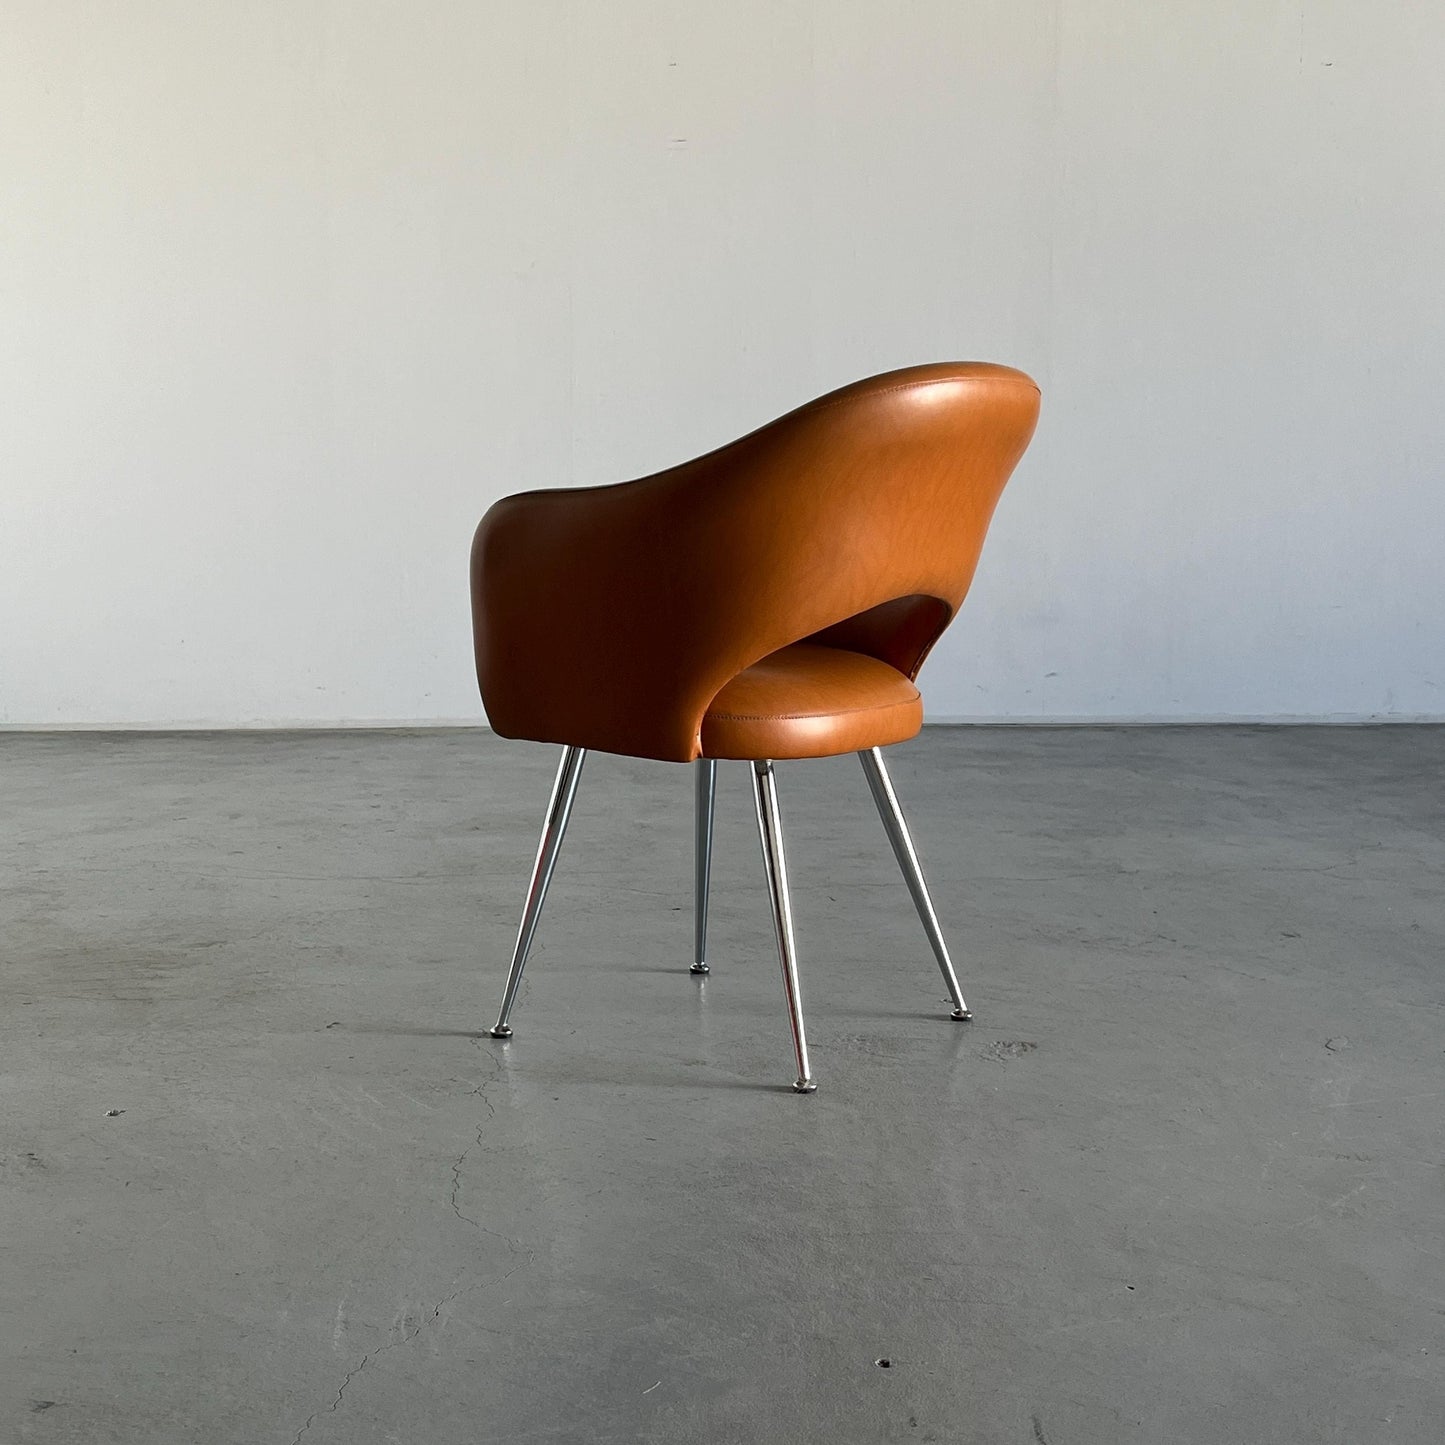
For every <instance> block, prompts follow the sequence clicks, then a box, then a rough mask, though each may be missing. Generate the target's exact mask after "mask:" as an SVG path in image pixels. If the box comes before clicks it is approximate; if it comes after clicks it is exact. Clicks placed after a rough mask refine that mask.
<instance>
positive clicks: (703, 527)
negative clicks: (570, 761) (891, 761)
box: [472, 362, 1039, 762]
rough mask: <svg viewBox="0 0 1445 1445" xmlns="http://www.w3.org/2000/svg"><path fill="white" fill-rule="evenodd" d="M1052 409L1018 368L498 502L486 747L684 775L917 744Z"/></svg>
mask: <svg viewBox="0 0 1445 1445" xmlns="http://www.w3.org/2000/svg"><path fill="white" fill-rule="evenodd" d="M1038 406H1039V392H1038V388H1037V387H1036V386H1035V385H1034V383H1033V382H1032V381H1030V380H1029V378H1028V377H1027V376H1025V375H1024V374H1023V373H1022V372H1018V371H1014V370H1012V369H1010V368H1008V367H1002V366H992V365H988V364H985V363H980V362H957V363H942V364H938V365H933V366H920V367H910V368H908V369H907V370H904V371H895V372H889V373H886V374H884V375H882V376H876V377H872V378H870V379H869V380H867V381H861V382H858V383H856V384H854V385H853V386H848V387H844V388H843V389H842V390H841V391H836V392H833V393H831V394H830V395H828V396H825V397H822V398H821V399H819V400H818V401H814V402H810V403H809V404H808V405H806V406H803V407H800V408H799V409H798V410H797V411H794V412H790V413H789V414H788V415H787V416H785V417H782V418H781V419H780V420H778V421H775V422H772V423H771V424H770V425H768V426H765V427H763V428H761V429H760V430H758V431H755V432H753V433H751V434H750V435H748V436H746V437H743V438H742V439H741V440H740V441H736V442H733V443H731V444H730V445H728V446H725V447H721V448H720V449H718V450H717V451H714V452H709V453H708V454H707V455H706V456H703V457H699V458H697V459H695V460H693V461H690V462H685V463H684V464H683V465H681V466H678V467H674V468H672V469H670V470H668V471H665V472H659V473H657V474H656V475H654V476H650V477H644V478H642V479H641V480H639V481H635V482H626V483H622V484H620V485H616V486H606V487H583V488H567V489H557V490H550V491H538V492H525V493H522V494H520V495H518V496H514V497H507V498H504V499H503V500H502V501H500V502H498V503H497V504H496V505H495V506H494V507H492V509H491V510H490V511H489V512H488V513H487V515H486V516H485V517H484V518H483V519H482V523H481V526H480V527H479V528H478V529H477V534H476V539H475V542H474V544H473V548H472V615H473V624H474V633H475V640H476V658H477V678H478V681H479V683H480V685H481V691H482V700H483V702H484V703H485V705H486V709H487V714H488V717H489V719H490V721H491V723H492V726H493V727H494V728H495V729H496V731H497V732H499V733H500V734H502V736H504V737H516V738H531V739H534V740H536V741H539V742H551V743H563V744H571V745H573V746H576V747H584V748H597V749H601V750H602V751H605V752H614V753H624V754H628V755H631V756H635V757H647V758H660V759H663V760H666V761H672V762H688V761H691V760H692V759H694V758H698V757H702V756H719V757H736V756H748V757H758V756H762V757H819V756H826V755H828V754H831V753H837V752H847V751H854V750H857V749H859V748H863V747H873V746H881V745H882V744H883V743H884V742H897V741H900V740H901V739H902V738H905V737H910V736H912V734H913V733H915V732H916V731H917V730H918V727H919V726H920V725H921V722H922V708H921V703H919V701H918V700H917V693H916V689H913V688H912V686H911V680H912V679H913V678H914V677H916V676H917V673H918V670H919V668H920V667H921V666H922V664H923V660H924V658H925V657H926V656H927V654H928V651H929V649H930V648H931V647H932V646H933V643H934V642H935V641H936V640H937V638H938V636H939V634H940V633H941V632H942V631H943V629H944V627H945V626H947V624H948V622H949V621H950V620H951V618H952V617H953V615H954V613H955V612H956V611H957V609H958V607H959V605H960V603H961V602H962V601H963V598H964V595H965V594H966V593H967V591H968V587H969V584H970V582H971V581H972V580H973V573H974V568H975V567H976V565H977V562H978V555H979V550H980V548H981V547H982V545H983V537H984V532H985V530H986V529H987V527H988V523H989V520H990V518H991V517H992V515H993V510H994V507H995V505H996V503H997V501H998V497H999V494H1000V492H1001V491H1002V490H1003V486H1004V483H1005V482H1006V481H1007V480H1008V477H1009V475H1010V473H1011V472H1012V471H1013V469H1014V466H1015V465H1016V464H1017V462H1018V460H1019V458H1020V457H1021V456H1022V455H1023V452H1024V449H1025V448H1026V447H1027V445H1028V443H1029V439H1030V438H1031V436H1032V435H1033V429H1034V425H1035V422H1036V421H1037V417H1038ZM796 644H807V646H806V647H798V646H795V645H796ZM824 649H833V650H835V651H838V652H839V653H840V656H839V657H838V658H836V659H835V658H820V657H819V655H818V654H819V653H820V652H821V651H823V650H824ZM879 668H883V669H885V671H879V670H878V669H879ZM763 745H766V747H767V749H768V750H767V751H765V752H756V751H746V749H753V748H758V747H761V746H763ZM714 749H717V750H720V751H714Z"/></svg>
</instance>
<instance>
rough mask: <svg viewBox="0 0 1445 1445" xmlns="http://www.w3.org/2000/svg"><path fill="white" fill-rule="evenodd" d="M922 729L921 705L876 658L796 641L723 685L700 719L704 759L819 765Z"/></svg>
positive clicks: (900, 676) (911, 690)
mask: <svg viewBox="0 0 1445 1445" xmlns="http://www.w3.org/2000/svg"><path fill="white" fill-rule="evenodd" d="M922 726H923V699H922V697H920V696H919V692H918V689H917V688H916V687H914V685H913V684H912V683H911V682H910V681H909V680H908V679H907V678H906V677H904V675H903V674H902V673H901V672H899V671H898V669H897V668H894V667H890V666H889V665H888V664H887V663H886V662H879V661H878V659H877V658H876V657H866V656H864V655H863V654H862V653H859V652H845V651H844V650H843V649H842V648H841V647H822V646H819V645H818V644H817V643H816V642H795V643H794V644H793V645H792V646H791V647H784V648H782V649H781V650H780V651H778V652H774V653H772V654H771V655H769V656H768V657H765V658H763V660H762V661H761V662H755V663H754V664H753V665H752V666H751V667H748V668H744V669H743V671H742V672H740V673H738V675H737V676H736V677H735V678H733V679H732V681H731V682H728V683H726V684H725V685H724V686H723V689H722V691H721V692H720V693H718V695H717V696H716V697H715V698H713V700H712V703H711V704H710V705H709V707H708V710H707V711H706V712H705V713H704V714H703V719H702V755H703V757H705V758H819V757H828V756H831V755H832V754H834V753H856V752H859V751H860V750H861V749H863V748H881V747H887V745H888V744H889V743H901V742H902V741H903V740H904V739H905V738H911V737H912V736H913V735H914V734H915V733H916V732H917V731H918V729H919V728H920V727H922Z"/></svg>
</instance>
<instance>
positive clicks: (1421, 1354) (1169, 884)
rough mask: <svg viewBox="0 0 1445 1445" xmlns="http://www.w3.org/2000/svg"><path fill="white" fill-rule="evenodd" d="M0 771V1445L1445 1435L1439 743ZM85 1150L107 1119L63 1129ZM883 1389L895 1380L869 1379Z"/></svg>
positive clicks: (197, 757) (534, 750)
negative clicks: (796, 1023) (931, 916)
mask: <svg viewBox="0 0 1445 1445" xmlns="http://www.w3.org/2000/svg"><path fill="white" fill-rule="evenodd" d="M553 766H554V755H553V753H552V752H551V751H550V750H549V749H545V748H541V747H531V746H526V745H518V744H511V743H505V742H501V741H499V740H497V739H495V738H493V737H491V736H489V735H487V734H485V733H480V732H479V733H467V732H438V733H414V734H407V733H371V734H365V733H351V734H310V735H295V734H292V735H254V734H253V735H224V734H213V735H170V736H166V735H152V736H136V735H130V736H83V735H9V736H4V737H0V820H3V824H0V827H3V833H0V923H3V944H0V947H3V968H0V1047H3V1055H0V1301H3V1306H0V1441H3V1442H5V1445H11V1442H28V1441H45V1442H72V1441H73V1442H79V1441H84V1442H87V1445H90V1442H101V1441H116V1442H127V1445H128V1442H146V1445H165V1442H173V1441H174V1442H205V1445H223V1442H246V1445H255V1442H268V1445H292V1442H295V1441H298V1440H299V1441H304V1442H306V1445H323V1442H349V1445H370V1442H378V1445H380V1442H395V1445H451V1442H457V1445H461V1442H467V1445H476V1442H492V1441H496V1442H515V1441H566V1442H572V1441H576V1442H587V1445H604V1442H628V1445H632V1442H639V1441H645V1442H694V1441H696V1442H759V1445H762V1442H768V1445H774V1442H785V1441H786V1442H793V1441H797V1442H811V1441H828V1442H854V1441H860V1442H868V1441H915V1440H916V1441H930V1440H931V1441H949V1442H987V1445H994V1442H1018V1445H1094V1442H1098V1445H1120V1442H1149V1445H1153V1442H1171V1445H1172V1442H1181V1441H1186V1442H1215V1441H1219V1442H1226V1441H1227V1442H1249V1445H1258V1442H1266V1441H1301V1442H1304V1441H1309V1442H1317V1441H1339V1442H1349V1445H1368V1442H1376V1441H1380V1442H1400V1445H1404V1442H1422V1445H1423V1442H1430V1445H1438V1442H1439V1441H1440V1440H1441V1439H1442V1437H1445V1358H1442V1352H1445V1328H1442V1326H1445V1177H1442V1163H1445V1147H1442V1146H1445V1138H1442V1135H1445V1129H1442V1119H1445V1030H1442V1024H1445V897H1442V880H1445V781H1442V779H1445V730H1441V729H1422V728H1403V727H1402V728H1391V729H1376V730H1314V729H1295V730H1273V731H1272V730H1258V729H1215V730H1199V729H1180V730H1168V731H1166V730H1159V731H1027V730H1013V731H995V730H966V729H939V730H930V731H928V732H927V733H925V735H924V736H923V737H922V738H921V739H920V740H919V741H917V742H916V743H913V744H910V745H908V746H905V747H902V748H899V749H896V750H895V751H894V776H895V781H896V783H897V786H898V791H899V793H900V796H901V797H902V799H903V801H904V804H905V807H907V808H908V809H909V810H910V813H911V815H912V818H913V821H914V827H915V832H916V834H917V837H918V841H919V847H920V851H921V852H922V854H923V856H924V861H925V864H926V866H927V867H928V869H929V871H930V873H931V875H932V878H933V880H934V884H935V891H936V893H937V897H938V903H939V911H940V913H941V914H942V916H943V920H944V924H945V927H946V928H947V929H948V930H949V932H950V934H951V936H952V938H953V940H954V944H955V953H956V954H957V956H958V961H959V965H960V971H961V973H962V974H963V976H964V985H965V990H966V992H967V994H968V997H969V1000H970V1002H971V1003H972V1004H973V1005H974V1007H975V1009H976V1010H977V1015H978V1016H977V1019H976V1021H975V1022H974V1023H972V1024H966V1025H960V1024H954V1023H951V1022H950V1021H949V1020H948V1019H947V1018H946V1017H944V1011H943V990H942V987H941V985H940V982H939V980H938V976H937V974H936V972H935V970H934V966H933V963H932V960H931V958H930V956H929V954H928V952H927V949H926V946H925V943H924V940H923V937H922V934H921V932H920V930H919V928H918V926H917V923H916V920H915V918H914V916H913V914H912V912H911V909H910V906H909V902H908V898H907V895H906V894H905V892H904V890H903V887H902V884H901V882H900V881H899V879H898V877H897V875H896V872H895V871H894V868H893V862H892V858H891V856H890V855H889V853H888V849H887V844H886V841H885V839H884V836H883V833H882V830H881V828H880V827H879V825H878V822H877V818H876V816H875V815H874V814H873V812H872V809H871V804H870V801H869V798H868V795H867V792H866V789H865V787H864V783H863V778H862V775H861V773H860V771H859V769H858V767H857V764H856V763H855V762H854V761H853V760H852V759H840V760H833V761H829V762H825V763H810V764H797V763H794V764H783V765H781V766H780V769H779V776H780V786H781V790H782V799H783V805H784V809H785V820H786V823H787V825H788V828H789V841H790V844H791V862H792V865H793V870H794V881H795V894H796V906H797V915H798V927H799V937H800V948H801V953H802V968H803V983H804V990H805V1001H806V1003H807V1012H808V1019H809V1022H810V1025H811V1030H812V1044H813V1056H814V1066H815V1071H816V1073H817V1074H818V1076H819V1078H820V1080H821V1087H820V1090H819V1092H818V1094H817V1095H815V1096H813V1097H811V1098H801V1097H798V1096H796V1095H794V1094H793V1093H792V1092H790V1091H789V1090H788V1089H787V1084H788V1082H789V1081H790V1079H791V1078H792V1069H791V1060H790V1056H789V1049H788V1043H787V1034H786V1025H785V1019H784V1013H783V1008H782V997H781V985H780V982H779V979H778V976H777V964H776V960H775V955H774V953H773V945H772V941H771V935H770V932H769V923H768V916H767V911H766V903H765V897H764V893H763V887H762V877H761V864H760V860H759V856H758V845H757V840H756V835H755V831H754V825H753V821H752V817H751V811H750V809H751V804H750V799H749V793H748V784H747V779H746V774H745V771H744V768H743V765H741V764H732V765H724V767H723V770H722V774H721V788H722V796H721V799H720V813H719V838H718V857H717V863H716V876H715V901H714V914H713V938H714V947H713V950H712V952H713V958H714V972H713V975H712V977H711V979H709V980H708V981H707V982H706V983H705V984H703V985H701V986H700V985H699V984H698V982H697V981H695V980H694V979H693V978H691V977H690V976H689V975H688V973H687V963H688V962H689V958H690V954H689V949H690V939H691V932H690V913H689V908H690V903H689V889H690V879H691V857H690V851H689V850H690V838H691V833H690V818H689V807H690V803H691V779H690V776H689V774H688V772H687V771H686V770H684V769H681V768H676V767H668V766H664V765H660V764H644V763H637V762H631V761H624V760H621V759H616V758H608V757H601V756H597V757H593V758H591V759H590V760H589V762H588V765H587V769H586V771H585V773H584V776H583V779H582V790H581V794H580V796H579V801H578V806H577V813H576V815H575V817H574V821H573V830H572V834H571V836H570V837H569V839H568V843H567V847H566V848H565V849H564V852H563V857H562V863H561V867H560V870H559V873H558V877H557V881H556V883H555V885H554V887H553V892H552V897H551V899H550V901H549V907H548V912H547V915H546V916H545V918H544V920H543V924H542V931H541V935H540V939H539V945H538V948H537V950H536V953H535V955H534V957H533V960H532V965H531V969H530V972H529V974H528V977H527V982H526V984H525V985H524V991H523V995H522V998H521V1001H520V1004H519V1008H518V1012H517V1014H516V1016H515V1019H514V1022H515V1024H516V1026H517V1034H516V1038H515V1039H514V1040H513V1041H512V1042H511V1043H509V1044H507V1045H501V1044H498V1043H496V1042H494V1041H493V1040H491V1039H490V1038H488V1037H485V1036H484V1034H483V1029H484V1026H485V1025H487V1024H489V1023H490V1022H491V1019H492V1015H493V1010H494V1008H495V1004H496V1001H497V999H498V995H499V991H500V987H501V982H502V977H503V973H504V968H505V963H506V958H507V953H508V949H509V947H510V943H511V935H512V931H513V929H514V927H515V923H516V913H517V909H518V907H519V903H520V897H521V890H522V886H523V882H524V877H525V874H526V871H527V868H528V867H529V865H530V862H531V855H532V851H533V848H534V846H535V834H536V829H537V825H538V822H539V818H540V813H541V809H542V807H543V804H544V803H545V800H546V796H547V791H548V787H549V785H550V779H551V773H552V769H553ZM112 1110H117V1111H119V1112H118V1113H116V1114H115V1115H114V1116H113V1117H112V1116H110V1114H109V1111H112ZM883 1358H887V1359H888V1360H890V1361H891V1364H890V1367H889V1368H886V1369H885V1368H882V1367H881V1366H880V1365H878V1364H876V1363H875V1361H878V1360H881V1359H883Z"/></svg>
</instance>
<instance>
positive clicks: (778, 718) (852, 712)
mask: <svg viewBox="0 0 1445 1445" xmlns="http://www.w3.org/2000/svg"><path fill="white" fill-rule="evenodd" d="M922 699H923V694H922V693H919V694H918V695H917V696H916V697H912V698H910V699H909V700H908V701H907V702H877V703H874V704H873V705H872V706H871V707H850V708H849V709H848V711H847V712H710V713H707V714H706V715H705V716H704V718H703V721H704V722H708V721H709V720H719V719H721V720H722V721H724V722H806V721H808V720H809V719H810V718H818V717H857V716H859V715H860V714H862V713H865V712H887V711H888V710H889V709H890V708H896V707H912V706H913V704H914V703H916V702H921V701H922Z"/></svg>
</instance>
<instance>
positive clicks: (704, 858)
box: [691, 758, 717, 974]
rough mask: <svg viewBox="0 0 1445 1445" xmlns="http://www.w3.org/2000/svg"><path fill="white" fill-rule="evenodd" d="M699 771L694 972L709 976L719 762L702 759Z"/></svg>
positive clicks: (694, 890)
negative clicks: (710, 891)
mask: <svg viewBox="0 0 1445 1445" xmlns="http://www.w3.org/2000/svg"><path fill="white" fill-rule="evenodd" d="M696 772H697V816H696V818H695V820H694V824H693V826H694V828H695V830H696V836H695V839H694V854H693V856H694V889H693V918H694V927H693V952H692V957H693V964H692V969H691V971H692V972H693V973H698V974H702V973H706V972H707V971H708V967H707V895H708V883H709V881H710V880H711V878H712V819H713V811H714V805H715V804H716V802H717V759H716V758H699V759H698V760H697V766H696Z"/></svg>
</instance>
